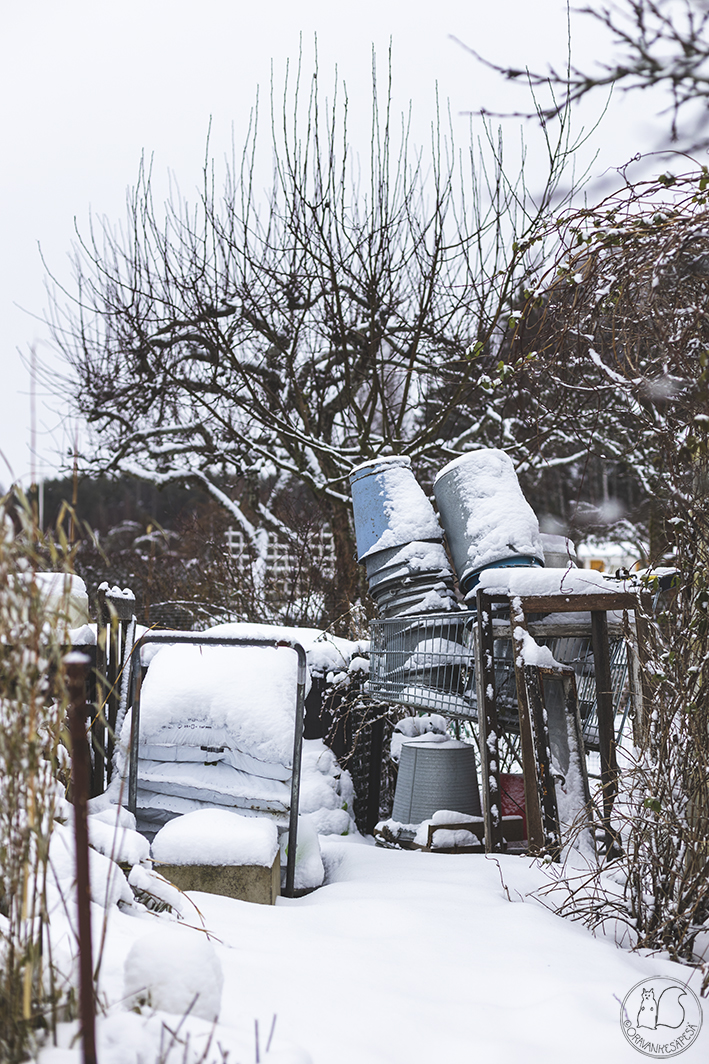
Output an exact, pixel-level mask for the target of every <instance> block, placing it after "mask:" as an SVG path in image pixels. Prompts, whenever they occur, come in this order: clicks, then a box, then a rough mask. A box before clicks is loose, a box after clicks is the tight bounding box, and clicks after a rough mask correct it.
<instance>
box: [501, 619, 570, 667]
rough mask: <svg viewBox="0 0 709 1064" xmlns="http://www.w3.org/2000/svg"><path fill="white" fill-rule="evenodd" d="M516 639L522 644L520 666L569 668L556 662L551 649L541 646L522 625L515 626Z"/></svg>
mask: <svg viewBox="0 0 709 1064" xmlns="http://www.w3.org/2000/svg"><path fill="white" fill-rule="evenodd" d="M514 638H515V640H516V641H517V642H518V643H521V644H522V646H521V650H520V655H519V659H521V660H519V659H518V662H517V664H518V665H520V666H522V665H536V666H537V667H538V668H542V669H564V668H567V667H568V666H564V665H562V664H561V662H559V661H557V660H556V658H555V657H554V655H553V654H552V652H551V650H550V649H549V647H543V646H540V645H539V643H537V642H536V640H535V639H534V637H533V636H531V635H530V634H529V632H528V631H527V630H526V628H523V627H522V626H521V625H520V624H518V625H516V626H515V629H514Z"/></svg>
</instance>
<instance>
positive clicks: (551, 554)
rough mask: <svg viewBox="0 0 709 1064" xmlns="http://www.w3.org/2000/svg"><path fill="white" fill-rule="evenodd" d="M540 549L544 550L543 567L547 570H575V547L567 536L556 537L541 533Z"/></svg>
mask: <svg viewBox="0 0 709 1064" xmlns="http://www.w3.org/2000/svg"><path fill="white" fill-rule="evenodd" d="M541 540H542V547H543V548H544V565H545V567H546V568H547V569H568V568H569V567H571V568H572V569H576V568H577V567H578V555H577V553H576V547H575V546H574V544H573V543H572V542H571V540H570V539H569V537H568V536H556V535H552V534H551V533H550V532H542V534H541Z"/></svg>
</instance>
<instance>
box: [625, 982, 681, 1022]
mask: <svg viewBox="0 0 709 1064" xmlns="http://www.w3.org/2000/svg"><path fill="white" fill-rule="evenodd" d="M686 993H687V991H686V989H685V988H684V987H683V986H668V987H666V988H665V989H664V990H663V991H662V993H661V994H660V996H659V998H658V999H657V1001H656V1000H655V990H654V988H653V987H651V988H650V989H649V990H646V989H645V988H644V987H643V991H642V1001H641V1003H640V1008H639V1009H638V1018H637V1022H636V1024H635V1026H636V1027H645V1028H647V1029H648V1030H650V1031H656V1030H657V1028H658V1027H671V1028H672V1029H673V1030H674V1029H676V1028H678V1027H681V1026H682V1024H683V1023H684V1018H685V1011H684V1006H683V1005H682V1003H681V1001H680V998H682V997H684V996H685V994H686Z"/></svg>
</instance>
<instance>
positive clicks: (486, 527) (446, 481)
mask: <svg viewBox="0 0 709 1064" xmlns="http://www.w3.org/2000/svg"><path fill="white" fill-rule="evenodd" d="M433 493H434V495H435V497H436V503H437V505H438V511H439V513H440V515H441V520H442V522H443V526H444V528H445V530H446V539H447V541H448V547H449V550H450V552H451V557H452V558H453V565H454V566H455V570H456V573H457V574H458V582H459V584H460V588H461V591H462V592H463V594H464V595H467V594H468V593H469V592H470V591H472V590H473V588H474V587H475V585H476V584H477V582H478V578H479V574H480V573H481V572H482V570H483V569H489V568H493V567H494V568H502V567H507V566H534V565H544V549H543V547H542V542H541V538H540V534H539V523H538V521H537V518H536V516H535V514H534V511H533V510H532V508H531V506H530V505H529V503H528V502H527V500H526V499H525V497H524V495H523V494H522V489H521V488H520V486H519V483H518V481H517V476H516V473H515V470H514V466H513V464H512V461H511V459H510V458H509V456H508V455H507V454H505V452H504V451H499V450H495V449H494V448H482V449H481V450H479V451H471V452H470V453H469V454H466V455H462V456H461V457H460V458H457V459H455V461H453V462H451V463H449V465H447V466H445V468H444V469H442V470H441V471H440V473H439V474H438V476H437V477H436V480H435V482H434V485H433Z"/></svg>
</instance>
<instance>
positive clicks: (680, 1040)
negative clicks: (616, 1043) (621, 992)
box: [620, 975, 702, 1059]
mask: <svg viewBox="0 0 709 1064" xmlns="http://www.w3.org/2000/svg"><path fill="white" fill-rule="evenodd" d="M620 1026H621V1029H622V1031H623V1034H624V1035H625V1037H626V1038H627V1040H628V1041H629V1042H630V1044H631V1046H632V1047H633V1049H637V1051H638V1052H639V1053H644V1054H645V1056H646V1057H656V1058H659V1059H662V1058H667V1057H676V1056H678V1055H679V1054H680V1053H684V1051H685V1049H689V1047H690V1046H691V1045H692V1044H693V1043H694V1042H696V1040H697V1037H698V1035H699V1031H700V1030H701V1026H702V1007H701V1005H700V1004H699V999H698V998H697V996H696V995H695V994H694V993H693V992H692V991H691V990H690V989H689V987H687V986H685V985H684V984H683V983H680V982H677V981H676V980H674V979H667V978H665V977H664V976H662V975H657V976H654V977H653V978H651V979H643V981H642V983H637V984H636V985H635V986H634V987H633V989H632V990H631V991H629V993H627V994H626V995H625V998H624V999H623V1004H622V1005H621V1008H620Z"/></svg>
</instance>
